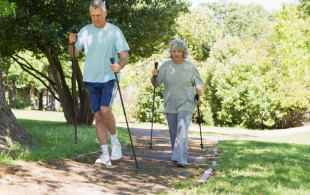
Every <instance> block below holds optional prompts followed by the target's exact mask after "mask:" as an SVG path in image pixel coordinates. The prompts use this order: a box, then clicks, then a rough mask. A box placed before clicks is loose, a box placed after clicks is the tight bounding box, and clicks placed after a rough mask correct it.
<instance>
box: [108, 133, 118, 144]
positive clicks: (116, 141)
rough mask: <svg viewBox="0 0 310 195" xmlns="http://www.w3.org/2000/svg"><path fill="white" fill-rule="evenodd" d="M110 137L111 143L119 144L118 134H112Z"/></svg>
mask: <svg viewBox="0 0 310 195" xmlns="http://www.w3.org/2000/svg"><path fill="white" fill-rule="evenodd" d="M110 137H111V143H119V141H118V139H117V134H116V133H115V134H114V135H111V134H110Z"/></svg>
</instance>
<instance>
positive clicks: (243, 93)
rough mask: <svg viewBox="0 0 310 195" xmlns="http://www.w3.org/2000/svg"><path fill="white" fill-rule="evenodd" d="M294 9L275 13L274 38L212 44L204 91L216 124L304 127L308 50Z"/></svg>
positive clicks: (309, 98)
mask: <svg viewBox="0 0 310 195" xmlns="http://www.w3.org/2000/svg"><path fill="white" fill-rule="evenodd" d="M305 26H306V24H305V22H304V21H303V20H301V19H299V18H298V15H297V12H296V8H295V7H292V6H287V7H284V10H283V11H282V12H279V13H278V14H277V15H276V24H275V25H274V31H273V32H272V35H273V36H270V37H269V38H268V39H267V40H266V39H265V40H264V39H259V40H256V39H239V38H236V37H226V38H225V39H223V40H222V41H219V42H217V43H216V45H215V46H214V48H212V52H211V58H210V59H209V61H208V62H209V67H208V69H207V73H206V74H207V87H206V89H205V93H206V96H207V100H209V101H210V105H211V107H212V112H213V114H214V116H213V117H214V119H215V122H216V124H219V125H224V126H234V125H242V126H244V127H247V128H288V127H294V126H300V125H302V123H303V122H305V121H306V120H307V114H308V113H309V106H310V105H309V101H310V85H309V83H310V82H309V76H308V75H309V74H310V70H309V58H308V57H306V56H309V50H308V48H307V45H306V44H305V42H303V41H302V40H303V38H304V33H303V29H304V27H305Z"/></svg>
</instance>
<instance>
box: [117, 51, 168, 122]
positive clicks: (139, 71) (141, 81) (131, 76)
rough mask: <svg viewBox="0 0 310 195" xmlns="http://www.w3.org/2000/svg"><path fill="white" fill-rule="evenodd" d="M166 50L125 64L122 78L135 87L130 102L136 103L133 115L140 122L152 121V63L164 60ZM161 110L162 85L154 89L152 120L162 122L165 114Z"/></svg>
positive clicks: (159, 62) (153, 66)
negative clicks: (135, 93) (133, 62)
mask: <svg viewBox="0 0 310 195" xmlns="http://www.w3.org/2000/svg"><path fill="white" fill-rule="evenodd" d="M165 53H166V52H164V53H162V54H158V55H153V56H152V57H150V58H147V59H141V60H140V61H139V62H137V63H135V64H134V65H133V66H126V68H128V69H126V70H124V71H126V74H124V75H123V78H122V80H127V81H130V85H131V86H133V87H134V88H136V91H137V95H136V96H134V97H135V98H134V97H131V102H132V103H133V104H134V105H136V107H135V110H134V112H133V113H135V114H134V115H135V117H136V118H137V119H138V120H139V121H140V122H150V121H152V106H153V93H154V87H153V85H152V84H151V77H152V70H153V69H154V68H155V65H154V63H155V62H158V64H159V66H160V65H161V63H162V62H164V61H165V60H166V56H167V55H168V54H165ZM124 77H125V78H124ZM162 111H163V86H160V87H158V88H157V89H156V92H155V105H154V122H159V123H164V122H165V121H166V116H165V115H164V113H163V112H162Z"/></svg>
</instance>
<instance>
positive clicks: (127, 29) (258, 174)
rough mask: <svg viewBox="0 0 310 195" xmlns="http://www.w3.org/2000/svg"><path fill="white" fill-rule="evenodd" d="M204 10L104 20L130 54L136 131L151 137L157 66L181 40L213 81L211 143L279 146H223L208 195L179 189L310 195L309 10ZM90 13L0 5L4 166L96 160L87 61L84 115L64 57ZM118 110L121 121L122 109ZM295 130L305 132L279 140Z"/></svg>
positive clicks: (138, 7) (187, 184)
mask: <svg viewBox="0 0 310 195" xmlns="http://www.w3.org/2000/svg"><path fill="white" fill-rule="evenodd" d="M205 2H206V3H205V4H200V5H199V6H197V7H195V8H194V7H192V8H190V2H188V1H181V0H170V1H166V0H157V1H152V0H145V1H135V0H123V1H117V2H116V1H112V0H107V1H106V3H107V7H108V10H109V14H108V21H109V22H111V23H114V24H115V25H117V26H119V27H120V28H121V30H122V31H123V32H124V35H125V37H126V39H127V41H128V42H129V45H130V47H131V51H130V62H129V64H128V65H127V66H126V67H125V68H124V69H123V70H122V76H121V77H122V78H121V83H120V84H121V89H122V94H123V98H124V100H125V102H124V104H125V108H126V111H127V116H128V118H129V119H130V122H131V123H130V125H137V124H138V125H139V124H140V123H141V124H144V125H145V124H147V125H148V126H150V121H151V117H152V103H153V102H152V99H153V86H152V85H151V84H150V78H151V71H152V69H153V68H154V63H155V62H159V63H160V64H161V63H162V62H163V61H165V60H167V59H168V58H167V56H168V53H167V48H168V43H169V42H170V41H171V40H173V39H175V38H181V39H183V40H184V41H185V42H186V43H187V44H188V46H189V50H190V54H191V55H190V57H189V58H188V60H190V61H192V62H194V63H195V64H196V66H197V68H198V69H199V72H200V73H201V75H202V77H203V78H204V80H205V81H206V85H205V87H204V91H203V95H202V100H203V104H202V105H201V107H200V109H201V113H202V115H203V121H202V122H203V127H202V129H203V136H204V137H211V136H212V135H222V136H224V135H227V134H231V135H233V136H235V137H236V136H237V137H238V136H239V137H243V135H245V134H249V135H251V134H252V133H253V135H254V133H255V134H258V133H257V132H262V134H268V133H267V132H270V133H272V136H270V137H269V138H270V139H268V140H263V141H261V142H255V141H221V142H220V144H219V151H220V152H221V156H220V157H219V164H218V165H217V166H216V167H215V168H216V170H217V171H218V173H219V175H217V177H214V178H213V179H210V180H209V181H208V183H207V184H205V185H201V186H198V185H197V184H196V183H195V179H193V178H190V179H188V180H181V181H177V182H175V183H174V184H173V187H172V188H174V189H175V190H177V191H178V192H180V193H184V191H185V192H186V193H187V192H188V191H190V192H192V194H199V193H202V194H212V193H214V194H219V193H220V194H221V193H224V194H225V193H226V194H240V192H243V193H247V194H309V189H310V186H309V184H310V179H309V174H310V170H309V161H310V157H309V154H310V152H309V150H310V148H309V146H308V145H309V131H308V130H309V125H307V124H308V122H309V105H310V101H309V100H310V89H309V87H310V86H309V85H310V82H309V80H310V77H309V72H310V70H309V64H310V63H309V60H310V59H309V48H310V44H309V43H310V39H309V38H310V34H309V33H310V31H309V30H310V29H309V28H310V26H309V15H310V2H309V1H307V0H302V1H294V2H293V4H282V5H281V7H280V8H277V9H270V10H267V9H264V7H263V6H262V5H257V4H248V3H241V1H239V2H240V3H241V4H236V3H231V2H230V1H217V2H210V3H209V2H208V1H205ZM234 2H235V1H234ZM243 2H244V1H243ZM88 4H89V2H88V1H82V0H75V1H72V0H58V1H53V0H51V1H50V0H41V1H21V0H14V1H10V2H8V1H0V5H1V18H0V40H1V45H0V52H1V65H0V73H1V75H0V90H1V96H0V148H1V152H0V165H1V166H2V165H10V164H14V163H16V162H20V161H23V162H25V161H26V162H28V161H36V162H42V161H43V162H46V161H48V160H57V159H58V160H59V159H66V158H70V157H74V156H77V155H78V154H80V153H88V152H93V151H95V150H97V149H98V140H97V139H96V135H95V131H94V126H92V124H93V116H92V113H91V110H90V106H89V100H88V95H87V91H86V90H85V86H84V85H83V83H82V82H81V81H82V70H83V61H84V56H83V55H81V56H79V58H78V59H77V61H75V62H74V63H76V64H79V67H80V68H79V69H78V74H77V78H78V80H77V89H78V95H77V102H76V103H77V105H78V107H77V109H76V110H73V103H74V102H73V99H74V98H73V96H72V82H71V78H72V62H71V59H70V58H69V56H68V54H67V46H68V34H69V33H70V31H71V28H72V27H75V28H76V29H78V30H79V29H81V27H83V26H84V25H85V24H88V23H90V22H91V20H90V17H89V15H88V14H89V13H88ZM2 81H3V82H2ZM162 90H163V89H162V87H161V88H158V89H157V90H156V98H155V113H154V122H155V123H156V125H159V124H161V123H163V125H162V126H161V127H166V125H165V116H164V115H163V113H162V106H163V105H162V100H163V97H162V95H163V94H162ZM4 95H5V96H4ZM118 100H119V98H118ZM7 103H9V106H10V107H9V106H8V104H7ZM11 109H12V110H13V112H12V111H11ZM113 109H114V112H115V115H116V117H117V120H118V122H122V121H123V120H124V116H123V112H122V107H121V104H120V102H116V104H115V106H114V108H113ZM13 113H14V114H16V117H17V119H18V120H16V118H15V116H14V114H13ZM74 113H77V116H78V129H79V130H78V133H79V134H78V136H79V142H78V143H79V144H78V145H74V144H72V143H73V142H74V133H73V132H74V127H73V124H74V117H73V116H74ZM55 121H57V122H55ZM143 122H146V123H143ZM196 122H197V113H195V116H194V118H193V125H192V127H191V129H190V135H193V134H194V135H198V131H197V129H198V126H197V123H196ZM119 124H120V123H119ZM122 124H123V123H122ZM302 126H303V127H302ZM221 127H225V129H224V131H223V129H222V128H221ZM240 128H242V129H241V130H240ZM288 128H290V130H289V131H286V130H279V129H288ZM193 129H194V130H193ZM292 131H296V132H297V133H296V134H284V135H283V136H279V135H280V132H292ZM118 133H119V135H120V142H121V143H122V144H123V143H125V142H126V141H128V134H127V132H126V130H125V129H123V128H120V127H118ZM254 137H255V136H254ZM267 141H268V142H267ZM283 142H286V143H283ZM29 145H31V146H34V147H27V146H29ZM205 166H207V164H206V165H205ZM0 177H1V176H0Z"/></svg>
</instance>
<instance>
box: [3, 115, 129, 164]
mask: <svg viewBox="0 0 310 195" xmlns="http://www.w3.org/2000/svg"><path fill="white" fill-rule="evenodd" d="M18 121H19V122H20V124H21V125H22V126H23V127H24V128H25V129H26V130H27V131H28V132H29V133H30V134H31V135H32V136H33V138H34V139H35V140H36V141H37V142H38V143H39V144H40V145H41V148H39V149H29V148H25V147H22V146H20V145H18V144H12V143H11V150H9V151H7V150H6V151H2V152H1V153H0V159H1V160H0V166H3V165H7V164H13V163H18V162H20V161H46V160H51V159H62V158H70V157H75V156H77V155H78V154H83V153H89V152H94V151H97V150H100V144H99V140H98V138H97V135H96V130H95V127H94V125H93V126H78V128H77V131H78V143H77V144H74V140H75V137H74V126H73V125H68V124H67V123H64V122H54V121H39V120H28V119H19V120H18ZM117 133H118V138H119V141H120V143H121V144H123V143H124V142H125V141H129V137H128V132H127V129H124V128H118V130H117Z"/></svg>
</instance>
